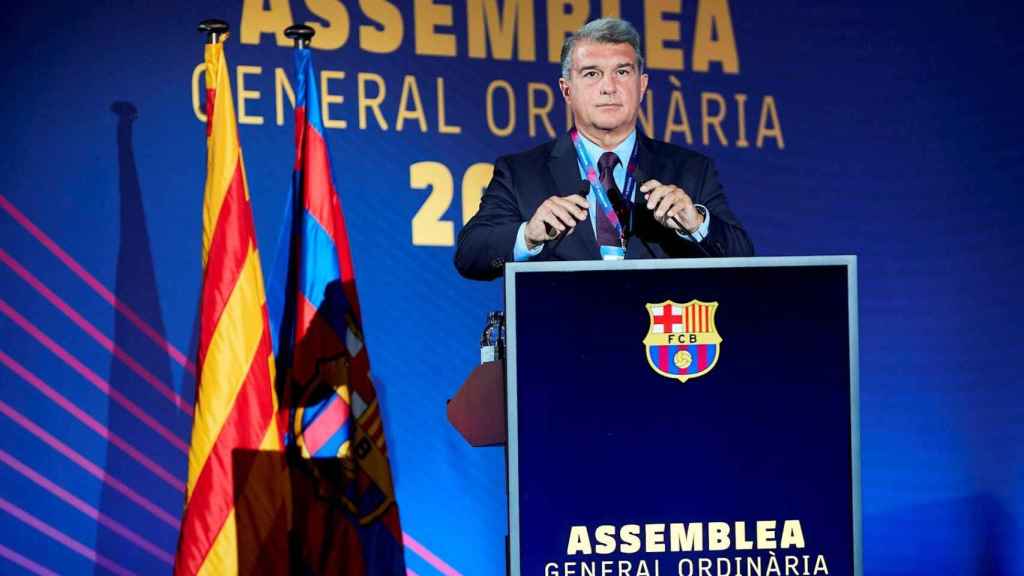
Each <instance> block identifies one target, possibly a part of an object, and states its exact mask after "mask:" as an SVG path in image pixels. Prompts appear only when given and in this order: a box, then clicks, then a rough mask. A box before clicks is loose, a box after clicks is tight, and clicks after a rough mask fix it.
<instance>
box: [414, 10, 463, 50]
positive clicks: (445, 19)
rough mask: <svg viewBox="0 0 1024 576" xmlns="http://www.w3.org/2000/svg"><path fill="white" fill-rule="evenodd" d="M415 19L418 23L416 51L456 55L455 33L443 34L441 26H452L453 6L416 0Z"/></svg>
mask: <svg viewBox="0 0 1024 576" xmlns="http://www.w3.org/2000/svg"><path fill="white" fill-rule="evenodd" d="M413 20H414V21H415V23H416V53H417V54H420V55H423V56H455V55H456V54H457V51H456V48H455V35H454V34H450V33H449V34H442V33H440V32H438V31H437V28H438V27H439V26H446V27H450V26H451V25H452V22H453V17H452V7H451V5H448V4H434V3H433V2H432V1H431V0H416V2H415V3H414V5H413Z"/></svg>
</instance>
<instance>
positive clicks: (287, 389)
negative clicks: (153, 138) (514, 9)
mask: <svg viewBox="0 0 1024 576" xmlns="http://www.w3.org/2000/svg"><path fill="white" fill-rule="evenodd" d="M295 63H296V70H297V77H296V83H295V97H296V107H295V126H296V128H295V139H296V155H295V166H294V172H293V178H292V189H291V194H290V197H289V202H288V212H287V214H288V216H286V218H285V220H286V222H285V225H284V227H283V230H282V234H281V240H280V241H279V243H278V255H277V260H276V264H275V267H274V273H273V275H272V278H271V282H270V285H271V292H270V295H269V300H270V302H271V305H270V315H271V320H272V322H271V323H272V325H273V326H274V334H275V335H276V338H275V346H276V349H277V359H278V366H279V368H280V371H281V372H280V375H279V380H280V384H279V391H280V394H281V397H282V398H283V402H282V403H283V404H284V406H283V410H282V421H283V422H286V424H285V425H286V426H287V434H286V438H287V444H288V446H287V449H288V451H289V461H290V462H291V463H292V465H293V468H292V473H291V481H290V485H291V489H292V504H291V505H292V510H293V517H292V537H291V543H292V548H291V552H292V562H293V564H292V571H293V572H294V573H303V574H352V575H359V576H363V575H374V576H377V575H383V576H388V575H399V574H405V573H406V572H405V562H404V557H403V544H402V530H401V526H400V523H399V517H398V505H397V503H396V501H395V494H394V487H393V483H392V478H391V467H390V464H389V462H388V456H387V444H386V443H385V441H384V425H383V421H382V419H381V409H380V404H379V401H378V398H377V393H376V391H375V388H374V383H373V382H372V380H371V378H370V363H369V356H368V354H367V350H366V347H365V346H364V344H363V335H362V328H361V326H362V323H361V315H360V310H359V303H358V298H357V295H356V286H355V275H354V272H353V269H352V257H351V253H350V250H349V242H348V236H347V233H346V230H345V220H344V218H343V216H342V210H341V204H340V201H339V198H338V194H337V191H336V189H335V187H334V181H333V177H332V174H331V164H330V157H329V154H328V149H327V142H326V140H325V138H324V125H323V120H322V117H321V108H320V99H319V96H318V94H317V82H316V76H315V73H314V71H313V63H312V60H311V54H310V50H309V49H308V48H297V49H296V51H295Z"/></svg>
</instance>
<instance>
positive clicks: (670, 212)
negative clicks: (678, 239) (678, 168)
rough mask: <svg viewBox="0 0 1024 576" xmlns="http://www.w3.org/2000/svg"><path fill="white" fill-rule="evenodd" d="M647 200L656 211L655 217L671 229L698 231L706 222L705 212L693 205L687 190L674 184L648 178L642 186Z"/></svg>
mask: <svg viewBox="0 0 1024 576" xmlns="http://www.w3.org/2000/svg"><path fill="white" fill-rule="evenodd" d="M640 192H641V193H642V194H643V195H644V198H645V199H646V201H647V208H648V209H649V210H651V211H652V212H654V219H655V220H656V221H657V222H658V223H659V224H661V225H662V226H664V227H666V228H669V229H671V230H676V231H679V230H686V231H687V232H689V233H691V234H692V233H694V232H696V231H697V230H698V229H699V228H700V226H701V224H703V223H704V214H703V213H701V211H700V210H697V208H696V207H694V205H693V200H691V199H690V195H689V194H687V193H686V190H683V189H682V188H680V187H678V186H674V185H672V184H662V183H661V182H658V181H657V180H648V181H647V182H644V184H643V186H641V187H640Z"/></svg>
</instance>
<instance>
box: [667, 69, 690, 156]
mask: <svg viewBox="0 0 1024 576" xmlns="http://www.w3.org/2000/svg"><path fill="white" fill-rule="evenodd" d="M668 81H669V83H670V84H672V86H673V87H674V88H673V90H672V94H671V95H670V96H669V100H668V116H667V117H666V119H665V132H664V134H663V135H662V137H661V139H662V140H664V141H665V142H671V141H672V135H673V134H676V133H679V134H683V135H685V136H686V143H687V144H693V132H692V131H690V115H689V114H688V113H687V112H686V101H685V100H683V84H682V83H681V82H680V81H679V79H678V78H676V77H675V76H669V77H668ZM676 117H678V118H679V121H676Z"/></svg>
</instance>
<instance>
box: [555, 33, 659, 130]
mask: <svg viewBox="0 0 1024 576" xmlns="http://www.w3.org/2000/svg"><path fill="white" fill-rule="evenodd" d="M636 60H637V58H636V51H635V50H633V47H632V46H630V45H629V44H602V43H598V42H586V41H584V42H580V43H578V44H577V45H576V46H575V47H574V48H573V54H572V70H571V71H570V74H569V80H565V79H564V78H562V79H559V81H558V84H559V86H560V87H561V89H562V96H563V97H564V98H565V102H566V104H567V105H568V106H569V108H570V109H572V114H573V120H574V122H575V123H576V127H577V128H579V130H580V131H582V132H583V133H584V134H585V135H587V136H588V137H590V138H592V139H593V138H600V139H605V138H611V139H612V140H614V139H617V138H620V137H621V138H625V137H626V135H628V134H629V132H630V131H631V130H633V127H634V126H635V125H636V119H637V115H638V114H639V112H640V101H641V100H642V99H643V94H644V93H645V92H646V91H647V74H641V73H640V71H639V70H638V69H637V67H636ZM598 143H600V142H598Z"/></svg>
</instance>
